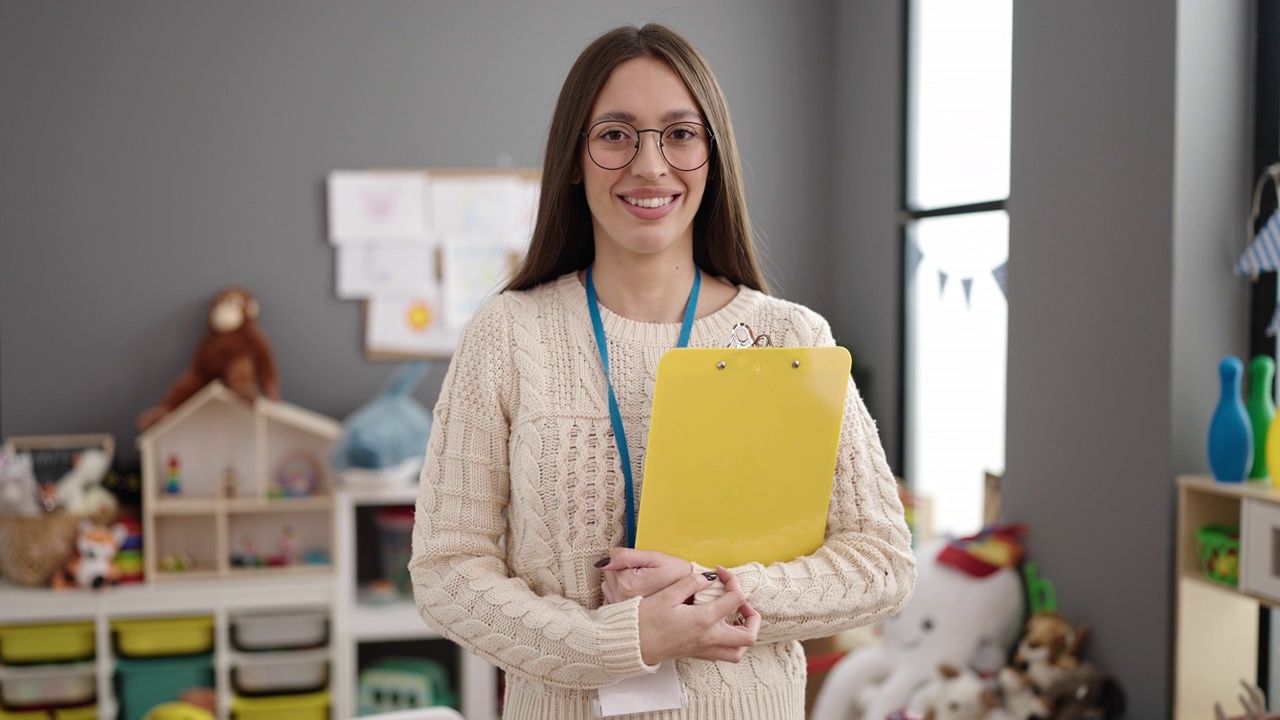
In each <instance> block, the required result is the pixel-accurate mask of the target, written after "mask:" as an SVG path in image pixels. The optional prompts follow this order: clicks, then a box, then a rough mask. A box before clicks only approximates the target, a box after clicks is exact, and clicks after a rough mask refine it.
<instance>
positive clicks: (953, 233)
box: [903, 0, 1013, 534]
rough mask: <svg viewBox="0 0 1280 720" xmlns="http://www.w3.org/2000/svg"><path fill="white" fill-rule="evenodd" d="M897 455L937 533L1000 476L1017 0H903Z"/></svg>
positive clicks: (960, 529)
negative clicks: (927, 504) (900, 451)
mask: <svg viewBox="0 0 1280 720" xmlns="http://www.w3.org/2000/svg"><path fill="white" fill-rule="evenodd" d="M906 28H907V42H906V47H907V72H906V82H907V88H906V95H905V97H906V122H907V132H906V133H905V137H904V148H903V151H904V158H905V164H904V167H905V172H904V180H905V187H904V188H903V218H904V226H903V247H904V263H903V266H904V269H905V272H906V278H905V282H904V293H905V298H904V309H905V313H904V318H905V323H906V327H905V332H904V342H905V347H904V353H903V358H904V364H905V367H904V372H903V383H904V388H903V393H904V410H903V417H904V424H905V427H904V438H903V439H904V443H903V445H904V450H905V453H904V459H903V475H904V477H906V478H907V482H908V484H909V485H910V487H911V489H912V490H913V491H914V492H916V493H918V494H921V495H924V496H927V497H928V498H929V499H930V500H931V506H932V526H933V529H934V531H935V532H941V533H954V534H970V533H973V532H976V531H977V530H979V529H980V528H981V526H982V518H983V515H982V512H983V509H982V502H983V492H984V478H985V475H986V474H987V473H993V474H997V475H1000V474H1003V473H1004V458H1005V453H1004V439H1005V386H1006V382H1005V376H1006V355H1007V353H1006V345H1007V342H1008V325H1009V313H1008V301H1007V300H1006V295H1005V287H1006V285H1005V277H1006V271H1007V267H1008V265H1007V263H1008V258H1009V217H1008V214H1007V212H1006V210H1005V201H1006V200H1007V199H1008V196H1009V146H1010V142H1009V125H1010V86H1011V64H1012V35H1013V2H1012V0H969V1H968V2H963V3H957V2H954V0H911V1H910V2H909V3H908V5H907V22H906Z"/></svg>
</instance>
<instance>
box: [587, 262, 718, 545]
mask: <svg viewBox="0 0 1280 720" xmlns="http://www.w3.org/2000/svg"><path fill="white" fill-rule="evenodd" d="M701 286H702V271H701V270H699V269H698V268H697V267H696V266H695V267H694V268H693V288H692V289H691V290H689V299H688V300H687V301H685V306H684V322H682V323H681V324H680V339H679V340H678V341H677V342H676V347H678V348H682V347H688V345H689V335H690V334H691V333H692V332H693V316H694V315H695V314H696V311H697V308H698V290H699V288H700V287H701ZM587 309H588V310H589V311H590V312H591V327H592V328H593V329H594V330H595V332H596V349H598V350H599V351H600V364H601V365H603V366H604V382H605V385H607V386H608V388H609V421H610V422H612V423H613V439H614V442H615V443H617V445H618V457H619V459H620V460H621V462H622V476H623V478H624V479H625V480H626V501H627V547H635V546H636V494H635V481H634V480H632V478H631V451H630V450H628V449H627V431H626V429H624V428H623V427H622V413H621V411H619V410H618V396H617V395H616V394H614V392H613V380H612V379H611V378H610V375H609V343H608V340H607V339H606V338H605V335H604V320H603V319H601V317H600V301H599V300H598V299H597V298H596V285H595V283H594V282H592V281H591V266H590V265H588V266H587Z"/></svg>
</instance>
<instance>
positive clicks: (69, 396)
mask: <svg viewBox="0 0 1280 720" xmlns="http://www.w3.org/2000/svg"><path fill="white" fill-rule="evenodd" d="M831 14H832V10H831V8H830V6H829V3H827V2H816V1H811V2H794V3H787V4H785V5H784V4H781V3H772V2H767V1H760V2H751V3H744V2H728V1H724V2H703V3H698V4H696V5H689V6H685V7H678V8H669V9H661V8H653V9H650V8H645V9H643V10H640V9H637V7H636V5H635V4H634V3H624V2H569V1H564V2H557V3H555V4H547V3H514V2H491V1H490V2H484V1H481V2H466V3H463V2H431V3H428V2H378V3H372V4H371V3H349V2H338V1H333V0H325V1H317V0H277V1H275V2H270V3H262V2H256V1H252V0H224V1H222V2H218V3H200V4H192V3H174V4H169V3H154V2H144V1H142V0H137V1H134V0H112V1H111V2H103V3H97V4H91V5H85V4H83V3H72V2H64V1H55V2H40V3H23V2H5V3H2V4H0V97H2V98H4V101H3V102H4V112H3V113H0V187H2V188H3V192H2V193H0V434H3V435H5V436H9V435H19V434H31V433H71V432H102V431H109V432H112V433H113V434H114V435H115V436H116V439H117V443H118V445H119V446H120V448H121V455H122V457H123V459H125V460H128V459H129V458H130V457H131V456H135V455H136V451H135V449H134V448H133V440H134V438H135V437H136V429H135V425H134V422H135V418H136V416H137V414H138V412H140V411H141V410H142V409H143V408H145V407H147V406H149V405H151V404H153V403H155V402H156V401H158V400H159V399H160V397H161V396H162V395H163V394H164V392H165V389H166V388H167V387H168V385H169V383H170V382H172V380H173V379H174V378H176V377H177V376H178V375H179V374H180V373H181V372H182V371H183V370H184V369H185V368H186V366H187V363H188V362H189V359H190V354H191V352H192V351H193V349H194V347H195V344H196V342H197V341H198V340H199V337H200V335H201V334H202V331H203V313H204V310H205V308H206V306H207V303H208V301H209V299H210V298H211V297H212V296H213V294H214V293H215V292H216V291H217V290H218V289H219V288H221V287H222V286H224V285H227V284H231V283H238V284H243V285H245V286H247V287H249V288H250V289H251V290H252V291H253V292H255V293H256V294H257V295H258V296H259V297H260V299H261V303H262V308H263V314H262V318H261V323H262V325H263V327H264V329H265V330H266V332H267V334H268V336H269V337H270V339H271V341H272V343H273V345H274V347H275V353H276V356H277V360H278V362H279V364H280V372H281V376H282V379H283V393H284V397H285V399H286V400H289V401H291V402H294V403H297V404H299V405H302V406H304V407H308V408H310V409H313V410H316V411H319V412H321V413H325V414H327V415H330V416H332V417H335V418H339V419H340V418H343V417H345V416H346V415H347V414H349V413H350V412H351V411H352V410H354V409H355V408H357V407H359V405H360V404H361V403H363V402H364V401H365V400H367V399H368V398H369V397H370V396H371V395H372V394H373V393H374V392H376V390H377V388H378V387H379V386H380V384H381V383H382V381H383V379H384V378H385V377H386V375H387V373H388V372H389V370H390V366H389V365H388V364H386V363H374V362H369V361H367V360H365V359H364V357H363V355H362V350H361V305H360V304H359V303H356V302H350V301H341V300H338V299H336V298H335V296H334V292H333V266H334V261H333V251H332V249H331V248H330V247H328V245H327V244H326V242H325V239H324V237H325V236H324V232H325V228H324V222H323V217H324V216H323V212H324V206H323V202H322V197H323V196H322V189H323V180H324V177H325V174H326V173H327V172H329V171H330V170H333V169H340V168H364V167H438V166H443V167H470V166H479V167H485V166H493V165H494V164H495V163H497V162H498V158H499V157H500V156H503V155H506V156H509V157H510V159H511V162H513V163H514V164H515V165H517V166H532V165H538V164H539V163H540V162H541V152H542V144H543V142H544V136H545V132H546V128H547V126H548V123H549V120H550V115H551V111H552V107H553V103H554V100H555V96H556V94H557V92H558V91H559V84H560V81H561V80H562V79H563V77H564V73H565V72H566V71H567V70H568V68H569V65H570V64H571V63H572V61H573V58H574V57H575V56H576V55H577V53H578V52H579V51H580V50H581V49H582V47H584V46H585V45H586V43H587V42H589V41H590V40H591V39H592V38H593V37H595V36H596V35H598V34H599V33H600V32H602V31H604V30H606V29H608V28H609V27H612V26H614V25H616V24H619V23H621V22H644V21H646V20H650V19H657V20H661V21H663V22H667V23H669V24H671V25H672V26H674V27H676V28H677V29H679V30H681V31H683V32H685V33H686V34H687V35H689V36H690V37H691V38H693V39H694V40H695V41H696V42H697V43H698V45H699V47H700V48H701V49H702V51H703V52H704V53H705V55H706V56H707V58H708V60H709V61H710V62H711V64H712V66H713V67H714V68H716V71H717V73H718V76H719V79H720V81H721V83H722V85H723V86H724V88H725V91H726V93H727V95H728V97H729V100H730V107H731V110H732V111H733V116H734V121H735V130H736V131H737V133H738V138H739V141H740V143H741V146H742V148H743V159H744V162H745V165H746V168H747V189H748V193H749V196H750V201H751V205H752V212H753V219H754V220H755V222H756V223H757V227H758V229H759V230H760V234H761V236H762V237H763V238H764V240H765V246H766V247H765V250H766V254H767V257H768V258H769V270H770V274H771V277H772V278H773V280H774V281H775V284H776V285H777V287H778V290H779V291H781V292H782V293H784V294H785V295H787V296H788V297H791V298H794V299H796V300H798V301H801V302H805V303H809V304H811V305H813V306H814V307H815V308H817V309H819V310H822V311H826V310H829V309H830V308H829V307H828V305H829V303H828V302H827V300H828V295H829V293H828V292H827V291H826V287H825V279H824V278H825V277H826V276H825V273H824V272H822V264H821V263H822V262H823V257H824V255H825V253H826V251H827V246H828V241H827V236H828V228H829V222H828V218H827V217H825V216H824V215H823V214H822V212H821V211H815V208H826V207H828V206H829V205H830V198H831V196H832V195H831V189H830V184H829V183H828V182H827V181H826V180H827V177H828V174H829V172H830V170H829V166H828V164H829V163H830V162H831V153H830V152H829V151H828V148H827V147H824V145H823V143H822V142H816V141H815V139H817V138H824V137H829V135H830V129H831V126H830V123H831V119H830V118H831V114H832V113H831V111H830V108H831V104H832V97H833V92H832V85H831V83H832V78H831V75H830V73H829V72H828V68H829V67H830V66H831V64H832V61H831V57H832V42H831V40H830V38H831V34H832V31H831V29H830V23H829V19H830V16H831ZM815 279H820V280H816V281H815ZM442 376H443V367H439V368H437V369H436V370H435V371H434V372H433V374H432V375H431V376H430V377H429V378H428V379H427V381H426V382H424V383H423V386H422V389H421V391H420V393H419V394H420V396H421V397H422V398H423V400H424V402H427V403H429V404H430V403H433V402H434V396H435V392H436V389H437V388H438V386H439V381H440V379H441V377H442Z"/></svg>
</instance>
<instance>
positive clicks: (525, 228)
mask: <svg viewBox="0 0 1280 720" xmlns="http://www.w3.org/2000/svg"><path fill="white" fill-rule="evenodd" d="M539 188H540V172H539V171H538V170H536V169H505V168H504V169H443V168H442V169H424V170H342V171H335V172H332V173H330V175H329V178H328V203H329V208H328V210H329V212H328V222H329V241H330V243H331V244H332V245H333V247H334V250H335V253H336V262H335V278H334V287H335V292H336V294H337V296H338V297H339V298H341V299H344V300H356V301H361V302H363V304H364V329H363V335H364V352H365V355H366V356H367V357H369V358H371V359H378V360H402V359H411V358H443V357H448V356H450V355H451V354H452V353H453V351H454V349H455V348H456V347H457V341H458V335H459V333H460V332H461V331H462V327H463V326H464V325H465V324H466V322H467V320H468V319H469V318H470V317H471V315H472V313H474V312H475V310H476V309H477V308H478V307H480V305H481V303H483V302H484V301H485V300H487V299H488V298H489V297H490V296H492V295H493V294H495V293H497V292H498V290H500V289H501V287H502V286H503V285H504V284H505V283H506V282H507V281H508V280H509V279H510V278H511V277H512V273H514V272H515V270H516V268H517V267H518V266H519V264H520V262H521V261H522V260H523V258H524V255H525V253H526V252H527V251H528V248H529V240H530V238H531V237H532V235H533V223H534V218H535V217H536V215H537V208H538V193H539Z"/></svg>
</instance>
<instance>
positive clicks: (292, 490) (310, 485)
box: [276, 451, 320, 497]
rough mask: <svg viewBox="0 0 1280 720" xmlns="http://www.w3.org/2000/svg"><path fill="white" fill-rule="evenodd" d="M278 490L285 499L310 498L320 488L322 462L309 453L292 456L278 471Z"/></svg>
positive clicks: (282, 462) (300, 452) (296, 453)
mask: <svg viewBox="0 0 1280 720" xmlns="http://www.w3.org/2000/svg"><path fill="white" fill-rule="evenodd" d="M276 488H278V490H279V494H280V495H282V496H284V497H308V496H310V495H314V494H315V493H316V491H317V490H319V488H320V462H319V461H318V460H316V459H315V457H314V456H312V455H311V454H310V453H308V452H303V451H298V452H295V453H292V454H290V455H289V456H288V457H286V458H285V459H284V460H283V461H281V463H280V467H279V468H277V470H276Z"/></svg>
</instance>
